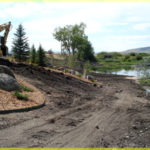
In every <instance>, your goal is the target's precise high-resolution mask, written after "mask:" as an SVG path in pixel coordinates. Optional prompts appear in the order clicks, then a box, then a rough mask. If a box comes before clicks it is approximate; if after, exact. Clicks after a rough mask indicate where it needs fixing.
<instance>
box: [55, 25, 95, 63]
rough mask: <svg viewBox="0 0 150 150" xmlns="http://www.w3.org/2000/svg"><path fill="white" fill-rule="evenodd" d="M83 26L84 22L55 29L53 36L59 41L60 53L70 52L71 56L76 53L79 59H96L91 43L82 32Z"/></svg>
mask: <svg viewBox="0 0 150 150" xmlns="http://www.w3.org/2000/svg"><path fill="white" fill-rule="evenodd" d="M85 27H86V25H85V24H84V23H80V24H79V25H77V24H76V25H67V26H65V27H63V28H60V27H59V28H56V29H55V32H54V34H53V36H54V38H55V39H56V40H58V41H59V42H61V52H62V53H68V54H72V55H73V56H74V55H75V54H76V55H77V59H78V60H80V61H87V60H89V61H96V59H95V57H94V51H93V47H92V44H91V43H90V42H89V41H88V37H87V36H86V35H85V33H84V30H85Z"/></svg>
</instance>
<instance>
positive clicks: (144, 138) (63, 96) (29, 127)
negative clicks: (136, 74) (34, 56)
mask: <svg viewBox="0 0 150 150" xmlns="http://www.w3.org/2000/svg"><path fill="white" fill-rule="evenodd" d="M11 68H12V69H13V71H14V73H15V74H16V75H17V76H19V77H21V78H22V79H24V80H25V81H27V82H29V83H31V84H33V85H34V86H36V88H38V89H40V90H41V91H42V92H44V94H45V96H46V106H44V107H43V108H40V109H37V110H34V111H29V112H23V113H12V114H5V115H2V114H1V115H0V147H150V142H149V139H150V101H149V100H148V98H146V97H145V92H144V90H143V89H142V88H141V87H140V86H139V85H138V84H136V83H135V81H134V80H131V79H126V78H125V77H123V76H116V75H95V78H96V79H97V80H99V81H100V82H102V83H103V87H94V86H93V85H92V84H90V83H85V82H83V81H80V80H78V79H75V78H72V77H67V76H64V75H63V74H61V73H55V72H51V71H47V70H44V69H42V68H41V69H40V68H34V67H31V66H24V67H22V66H21V65H20V67H16V66H14V67H11ZM35 98H38V95H37V97H35Z"/></svg>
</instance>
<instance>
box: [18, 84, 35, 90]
mask: <svg viewBox="0 0 150 150" xmlns="http://www.w3.org/2000/svg"><path fill="white" fill-rule="evenodd" d="M21 89H22V90H23V91H26V92H33V89H31V88H29V87H27V86H25V85H23V84H22V85H21Z"/></svg>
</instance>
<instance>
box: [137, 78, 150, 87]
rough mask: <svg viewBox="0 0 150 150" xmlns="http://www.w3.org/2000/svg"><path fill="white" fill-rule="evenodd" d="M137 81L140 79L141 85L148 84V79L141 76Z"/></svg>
mask: <svg viewBox="0 0 150 150" xmlns="http://www.w3.org/2000/svg"><path fill="white" fill-rule="evenodd" d="M139 81H140V84H142V85H145V86H150V79H147V78H141V79H140V80H139Z"/></svg>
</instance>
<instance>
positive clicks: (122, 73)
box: [111, 69, 142, 77]
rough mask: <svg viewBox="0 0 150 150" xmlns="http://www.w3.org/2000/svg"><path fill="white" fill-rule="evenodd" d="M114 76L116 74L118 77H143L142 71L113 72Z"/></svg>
mask: <svg viewBox="0 0 150 150" xmlns="http://www.w3.org/2000/svg"><path fill="white" fill-rule="evenodd" d="M111 73H112V74H116V75H126V76H136V77H140V76H141V75H142V72H141V71H138V70H124V69H122V70H120V71H116V72H111Z"/></svg>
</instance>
